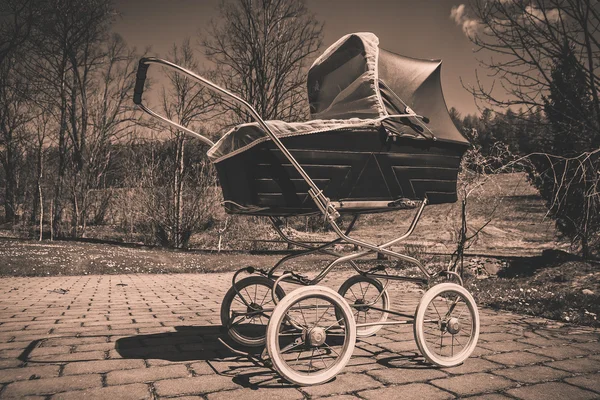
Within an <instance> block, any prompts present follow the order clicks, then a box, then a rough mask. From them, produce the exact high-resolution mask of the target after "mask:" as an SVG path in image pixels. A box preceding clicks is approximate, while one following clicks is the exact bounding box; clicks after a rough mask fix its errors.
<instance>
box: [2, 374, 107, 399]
mask: <svg viewBox="0 0 600 400" xmlns="http://www.w3.org/2000/svg"><path fill="white" fill-rule="evenodd" d="M101 386H102V378H101V377H100V375H97V374H95V375H82V376H63V377H59V378H48V379H35V380H31V381H20V382H14V383H10V384H9V385H8V386H7V387H6V389H5V390H4V392H2V397H3V398H14V397H17V398H21V397H23V396H27V395H49V394H54V393H59V392H64V391H66V390H78V389H87V388H93V387H98V388H99V387H101Z"/></svg>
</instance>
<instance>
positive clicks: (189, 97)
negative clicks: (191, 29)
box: [143, 38, 216, 248]
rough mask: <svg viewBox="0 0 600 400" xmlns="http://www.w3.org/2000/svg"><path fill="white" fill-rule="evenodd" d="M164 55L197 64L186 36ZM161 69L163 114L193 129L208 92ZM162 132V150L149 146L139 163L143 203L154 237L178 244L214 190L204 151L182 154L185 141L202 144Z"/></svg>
mask: <svg viewBox="0 0 600 400" xmlns="http://www.w3.org/2000/svg"><path fill="white" fill-rule="evenodd" d="M169 58H170V59H171V60H173V61H174V62H175V63H176V64H178V65H181V66H183V67H185V68H187V69H190V70H198V61H197V60H196V58H195V55H194V51H193V49H192V47H191V45H190V40H189V38H188V39H185V40H184V41H183V42H182V43H181V45H177V44H174V45H173V48H172V50H171V52H170V54H169ZM164 72H165V76H166V77H167V80H166V82H165V83H166V86H163V88H162V92H161V103H162V109H163V112H164V114H165V115H166V116H167V117H168V118H169V119H172V120H175V121H178V122H179V123H180V124H181V125H183V126H190V127H194V128H195V129H196V130H199V129H200V125H199V124H200V122H201V121H203V120H204V119H206V118H208V116H209V115H210V113H211V112H212V111H213V109H214V106H215V104H216V100H215V99H214V96H211V93H210V92H208V91H207V90H206V89H205V88H204V87H203V86H202V85H200V84H199V83H198V82H195V81H193V80H191V79H189V78H188V77H185V76H183V75H181V74H178V73H176V72H173V71H171V70H165V71H164ZM159 129H164V128H163V127H162V126H160V128H159ZM168 133H169V136H170V138H169V140H167V141H166V142H165V143H164V144H163V146H164V147H163V148H162V154H160V155H157V156H156V157H155V153H154V151H153V152H152V158H151V159H150V160H147V161H146V167H143V175H144V179H143V186H144V188H145V189H146V197H145V199H144V203H145V205H146V207H145V208H146V210H147V217H148V218H149V220H150V221H152V222H153V225H154V230H155V233H156V236H157V238H158V240H159V242H160V243H161V244H163V245H167V246H170V247H175V248H184V247H187V244H188V241H189V239H190V236H191V234H192V233H194V232H195V231H197V230H198V228H199V224H200V223H201V222H202V220H203V219H204V218H205V217H206V214H207V210H208V209H209V208H210V207H211V206H212V203H213V202H214V197H215V196H214V194H211V191H214V190H215V185H216V184H215V181H214V180H215V174H214V171H213V170H212V167H211V166H210V165H209V163H208V160H207V159H206V157H205V156H202V157H201V159H200V160H199V159H198V158H197V156H196V155H195V154H187V152H188V150H187V149H188V147H189V146H192V151H195V152H202V153H204V152H205V150H206V149H205V148H201V147H198V144H197V143H195V142H194V143H190V142H189V140H190V139H189V138H188V137H187V136H186V134H185V133H184V132H182V131H179V130H177V129H175V128H172V127H170V128H168ZM152 145H153V146H154V145H155V143H152ZM194 148H195V150H194Z"/></svg>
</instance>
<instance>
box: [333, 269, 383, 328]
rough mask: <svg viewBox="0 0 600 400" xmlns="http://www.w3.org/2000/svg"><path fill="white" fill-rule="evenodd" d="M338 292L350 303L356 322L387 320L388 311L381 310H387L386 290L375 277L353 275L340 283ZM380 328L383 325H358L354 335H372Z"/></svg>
mask: <svg viewBox="0 0 600 400" xmlns="http://www.w3.org/2000/svg"><path fill="white" fill-rule="evenodd" d="M338 293H339V294H340V295H341V296H342V297H344V299H346V301H347V302H348V304H350V307H351V308H352V311H353V314H354V319H355V321H356V323H357V324H361V323H373V322H384V321H386V320H387V318H388V313H387V312H385V311H381V310H389V307H390V298H389V296H388V292H387V290H385V289H384V288H383V285H382V284H381V282H379V281H378V280H377V279H373V278H369V277H367V276H362V275H354V276H352V277H350V278H349V279H348V280H346V281H345V282H344V283H342V286H340V288H339V290H338ZM380 294H381V295H380ZM373 307H376V308H378V310H375V309H374V308H373ZM381 328H383V325H372V326H365V327H358V328H356V336H358V337H359V338H360V337H369V336H373V335H374V334H376V333H377V332H379V330H380V329H381Z"/></svg>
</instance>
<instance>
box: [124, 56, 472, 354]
mask: <svg viewBox="0 0 600 400" xmlns="http://www.w3.org/2000/svg"><path fill="white" fill-rule="evenodd" d="M150 64H159V65H162V66H164V67H167V68H170V69H173V70H175V71H176V72H179V73H181V74H184V75H187V76H189V77H191V78H193V79H195V80H196V81H198V82H200V83H201V84H202V85H203V86H205V87H207V88H208V89H210V90H212V91H213V92H216V93H218V94H220V95H223V96H225V97H227V98H229V99H230V100H233V102H234V103H237V104H239V105H240V106H241V107H242V108H243V109H245V111H247V112H248V113H249V114H250V115H251V116H252V117H253V118H254V119H255V120H256V122H257V123H258V124H259V126H260V127H261V128H262V129H263V130H264V132H265V133H266V134H267V135H268V136H269V138H270V139H271V140H272V141H273V143H274V144H275V146H276V147H277V148H278V149H279V150H280V151H281V152H282V154H283V155H284V156H285V158H287V159H288V161H289V162H290V164H291V165H292V166H293V167H294V169H295V170H296V171H297V172H298V173H299V174H300V176H301V177H302V178H303V179H304V181H305V182H306V183H307V184H308V187H309V189H308V193H309V195H310V196H311V198H312V200H313V201H314V202H315V204H316V206H317V208H318V209H319V211H320V212H321V214H323V216H324V218H325V221H327V223H328V224H329V225H330V226H331V227H332V229H333V230H334V232H335V233H336V235H337V236H338V238H337V239H335V240H332V241H330V242H328V243H325V244H323V245H320V246H311V245H309V244H307V243H304V242H301V241H297V240H294V239H291V238H289V237H287V236H286V235H285V234H284V233H283V231H282V230H281V228H280V227H279V224H278V220H277V219H276V218H273V217H270V221H271V223H272V225H273V227H274V229H275V231H276V232H277V233H278V234H279V236H280V237H281V238H282V239H283V240H284V241H285V242H287V243H289V244H292V245H294V246H298V247H301V248H303V249H304V250H302V251H300V252H299V253H294V254H290V255H287V256H285V257H283V258H282V259H280V260H279V261H278V262H277V263H276V264H275V265H274V266H273V267H272V268H271V269H270V270H269V271H268V272H267V271H263V270H258V272H260V273H262V274H263V275H265V276H267V277H268V278H270V279H274V280H275V284H274V286H273V289H272V291H271V294H272V296H273V300H274V303H275V304H277V299H276V296H275V291H276V287H277V285H279V283H280V282H282V281H286V282H293V283H297V284H303V285H316V284H318V283H319V282H321V281H322V280H323V279H324V278H325V277H326V276H327V275H328V274H329V272H330V271H331V270H332V269H333V268H334V267H335V266H337V265H339V264H342V263H345V262H348V263H349V264H350V265H351V266H352V267H353V268H354V270H356V272H357V273H359V274H361V275H364V276H367V277H371V278H379V279H385V280H401V281H409V282H416V283H427V282H428V281H429V280H430V279H431V278H433V277H436V276H439V275H441V274H447V275H448V276H449V277H452V276H455V277H458V280H459V281H460V283H461V285H462V280H461V278H460V276H459V275H458V274H457V273H456V271H452V270H448V271H442V272H440V273H436V274H434V273H431V272H430V271H429V270H427V268H425V266H424V265H422V264H421V262H419V260H417V259H416V258H414V257H410V256H407V255H405V254H401V253H398V252H396V251H393V250H391V249H390V248H391V246H393V245H394V244H397V243H399V242H401V241H403V240H405V239H406V238H408V237H409V236H410V235H411V234H412V233H413V232H414V230H415V228H416V227H417V224H418V222H419V220H420V219H421V216H422V214H423V211H424V209H425V207H426V206H427V204H428V201H427V199H426V198H425V199H423V200H422V201H421V205H420V207H419V208H418V210H417V212H416V214H415V216H414V218H413V220H412V223H411V225H410V226H409V228H408V230H407V231H406V233H404V234H403V235H402V236H399V237H397V238H395V239H393V240H391V241H389V242H387V243H384V244H381V245H375V244H371V243H368V242H365V241H362V240H359V239H355V238H352V237H350V236H349V235H350V233H351V231H352V229H353V227H354V225H355V223H356V220H357V219H358V213H357V214H354V217H353V219H352V221H351V222H350V225H349V226H348V228H347V229H346V230H345V231H344V230H342V229H341V227H340V226H339V225H338V223H337V222H336V220H337V219H338V218H339V217H340V213H339V211H338V210H340V211H346V212H349V213H352V211H353V210H354V211H355V212H356V211H357V210H360V209H364V208H366V209H368V208H369V207H371V208H380V207H382V206H383V205H387V206H388V207H390V211H392V210H394V209H396V208H395V204H394V203H395V202H392V203H389V202H344V201H339V202H332V201H331V200H330V199H329V198H328V197H326V196H325V195H324V193H323V191H322V190H321V189H319V187H318V186H317V185H316V184H315V182H314V181H313V180H312V179H311V177H310V176H309V175H308V173H307V172H306V171H305V170H304V168H302V166H301V165H300V163H298V161H297V160H296V159H295V158H294V156H293V155H292V154H291V153H290V151H289V150H288V149H287V148H286V147H285V145H284V144H283V143H282V142H281V140H280V139H279V138H278V137H277V136H276V135H275V134H274V133H273V132H272V131H271V129H270V128H269V126H268V125H267V124H266V123H265V121H264V120H263V119H262V118H261V116H260V115H259V114H258V113H257V112H256V110H255V109H254V108H253V107H252V106H251V105H250V104H249V103H248V102H247V101H245V100H243V99H241V98H240V97H238V96H236V95H235V94H233V93H231V92H229V91H228V90H226V89H223V88H221V87H220V86H218V85H216V84H214V83H212V82H210V81H209V80H207V79H205V78H203V77H201V76H199V75H197V74H195V73H193V72H192V71H189V70H187V69H185V68H183V67H180V66H179V65H176V64H174V63H172V62H169V61H166V60H163V59H159V58H154V57H147V58H142V59H141V60H140V62H139V67H138V72H137V81H136V86H135V91H134V102H135V103H136V104H137V105H138V106H139V107H140V108H141V109H142V110H143V111H145V112H146V113H148V114H150V115H152V116H153V117H155V118H158V119H160V120H161V121H163V122H165V123H167V124H169V125H171V126H173V127H175V128H176V129H179V130H181V131H183V132H186V133H188V134H191V135H193V136H196V137H197V138H198V139H200V140H201V141H202V142H203V143H204V144H206V145H209V146H213V145H214V143H213V142H212V141H211V140H210V139H208V138H206V137H204V136H202V135H200V134H199V133H197V132H194V131H192V130H190V129H188V128H186V127H184V126H182V125H180V124H178V123H176V122H174V121H171V120H170V119H168V118H165V117H163V116H161V115H159V114H157V113H156V112H154V111H152V110H151V109H149V108H148V107H146V106H145V105H144V104H143V103H142V93H143V89H144V83H145V80H146V73H147V69H148V67H149V65H150ZM407 110H408V113H407V114H400V115H389V116H386V117H382V118H380V119H385V118H395V117H414V118H417V119H420V120H426V119H425V118H424V117H423V116H421V115H418V114H416V113H414V111H412V110H411V109H410V108H407ZM433 139H435V137H433ZM340 242H344V243H349V244H353V245H355V246H359V247H362V248H364V249H365V250H361V251H358V252H355V253H352V254H348V255H342V254H340V253H337V252H335V251H333V250H330V247H332V246H334V245H335V244H338V243H340ZM314 253H321V254H326V255H330V256H333V257H335V259H334V260H333V261H331V262H330V263H329V264H328V265H327V266H326V267H324V268H323V270H322V271H321V272H320V273H319V274H317V276H316V277H314V278H313V279H307V278H305V277H303V276H300V275H298V274H295V273H293V272H291V273H284V274H283V275H280V276H277V275H275V272H276V271H277V270H279V269H280V268H281V266H282V265H284V264H285V263H286V262H287V261H289V260H292V259H294V258H297V257H301V256H305V255H309V254H314ZM372 253H378V254H383V255H386V256H388V257H391V258H393V259H396V260H402V261H406V262H409V263H411V264H413V265H416V266H417V267H418V268H419V270H420V271H421V272H422V273H423V275H424V278H415V277H408V276H398V275H388V274H381V273H377V272H374V271H373V270H368V271H364V270H361V269H360V268H359V267H358V265H357V264H356V263H355V262H354V261H355V260H357V259H359V258H362V257H365V256H367V255H369V254H372ZM244 271H245V272H248V273H254V272H256V271H257V270H255V269H254V268H252V267H249V268H243V269H241V270H239V271H237V272H236V273H235V274H234V276H233V278H232V284H233V287H234V288H235V287H236V280H237V277H238V276H239V274H240V273H241V272H244ZM386 287H387V284H386ZM235 290H236V291H237V289H235ZM384 290H385V288H384ZM382 293H383V292H382ZM238 294H239V293H238ZM380 296H381V294H380ZM240 297H241V296H240ZM242 299H243V297H242ZM378 300H379V298H377V299H376V300H375V301H374V302H372V304H375V302H377V301H378ZM244 303H246V301H244ZM372 304H371V305H366V304H363V305H361V306H362V307H364V306H372ZM246 306H248V307H249V305H248V304H247V303H246ZM372 308H373V309H376V308H375V307H372ZM265 311H272V310H271V309H270V308H269V309H264V310H262V311H255V312H252V313H251V314H253V313H257V314H258V313H262V312H265ZM384 311H385V312H388V313H390V314H394V315H397V316H403V317H412V316H410V315H406V314H403V313H398V312H395V311H392V310H384ZM412 322H413V321H410V320H408V321H387V322H378V323H365V324H357V327H364V326H365V327H366V326H373V325H398V324H407V323H412ZM238 323H239V322H238ZM235 324H237V323H233V324H232V325H235ZM227 347H229V348H230V349H231V347H230V346H228V345H227ZM232 350H233V351H235V352H236V353H238V354H245V353H242V352H239V351H237V350H234V349H232Z"/></svg>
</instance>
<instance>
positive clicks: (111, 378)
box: [106, 364, 190, 385]
mask: <svg viewBox="0 0 600 400" xmlns="http://www.w3.org/2000/svg"><path fill="white" fill-rule="evenodd" d="M189 375H190V373H189V371H188V369H187V368H186V366H185V365H183V364H178V365H169V366H166V367H151V368H141V369H128V370H124V371H123V370H120V371H112V372H109V373H108V374H107V375H106V383H107V384H108V385H123V384H126V383H137V382H155V381H159V380H162V379H172V378H184V377H187V376H189Z"/></svg>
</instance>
